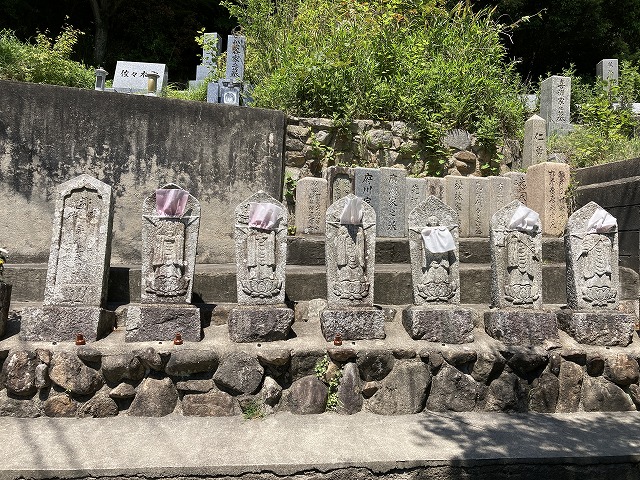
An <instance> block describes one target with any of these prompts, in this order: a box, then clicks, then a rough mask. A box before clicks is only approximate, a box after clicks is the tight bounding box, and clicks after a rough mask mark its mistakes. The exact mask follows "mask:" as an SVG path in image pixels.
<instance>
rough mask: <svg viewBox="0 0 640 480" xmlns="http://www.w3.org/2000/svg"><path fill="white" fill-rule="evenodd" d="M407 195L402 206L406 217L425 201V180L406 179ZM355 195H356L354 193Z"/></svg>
mask: <svg viewBox="0 0 640 480" xmlns="http://www.w3.org/2000/svg"><path fill="white" fill-rule="evenodd" d="M406 183H407V188H406V190H407V195H406V197H405V199H404V206H405V211H406V214H407V217H408V216H409V215H410V214H411V212H412V211H413V209H414V208H416V207H417V206H418V205H420V203H422V202H424V201H425V200H426V199H427V196H428V195H427V180H426V179H425V178H412V177H407V180H406ZM356 195H357V193H356Z"/></svg>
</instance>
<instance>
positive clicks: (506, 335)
mask: <svg viewBox="0 0 640 480" xmlns="http://www.w3.org/2000/svg"><path fill="white" fill-rule="evenodd" d="M484 328H485V331H486V332H487V333H488V334H489V335H490V336H492V337H493V338H495V339H496V340H500V341H501V342H503V343H505V344H507V345H542V344H543V343H545V342H546V341H557V340H558V339H559V337H558V323H557V321H556V316H555V314H554V313H551V312H541V311H536V310H492V311H489V312H485V314H484Z"/></svg>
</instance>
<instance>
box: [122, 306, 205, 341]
mask: <svg viewBox="0 0 640 480" xmlns="http://www.w3.org/2000/svg"><path fill="white" fill-rule="evenodd" d="M200 331H201V322H200V309H199V308H197V307H194V306H193V305H188V304H185V305H164V304H153V305H150V304H141V305H130V306H129V307H128V308H127V325H126V330H125V335H124V340H125V342H147V341H159V342H162V341H166V342H168V341H170V340H173V339H174V338H175V336H176V333H180V335H181V336H182V339H183V340H184V341H185V342H199V341H200V339H201V334H200Z"/></svg>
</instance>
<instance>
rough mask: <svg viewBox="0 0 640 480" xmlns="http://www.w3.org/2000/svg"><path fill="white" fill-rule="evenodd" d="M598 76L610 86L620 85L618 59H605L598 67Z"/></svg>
mask: <svg viewBox="0 0 640 480" xmlns="http://www.w3.org/2000/svg"><path fill="white" fill-rule="evenodd" d="M596 76H597V77H598V78H599V79H600V80H603V81H604V82H606V83H607V86H608V85H616V84H617V83H618V59H617V58H605V59H602V60H600V61H599V62H598V64H597V65H596Z"/></svg>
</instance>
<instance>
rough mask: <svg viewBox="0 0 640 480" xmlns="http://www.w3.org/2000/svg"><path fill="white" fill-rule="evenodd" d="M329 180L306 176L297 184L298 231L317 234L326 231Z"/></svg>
mask: <svg viewBox="0 0 640 480" xmlns="http://www.w3.org/2000/svg"><path fill="white" fill-rule="evenodd" d="M327 207H328V205H327V181H326V180H325V179H324V178H313V177H304V178H301V179H300V180H298V184H297V186H296V228H297V232H298V233H304V234H317V233H324V231H325V214H326V211H327Z"/></svg>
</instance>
